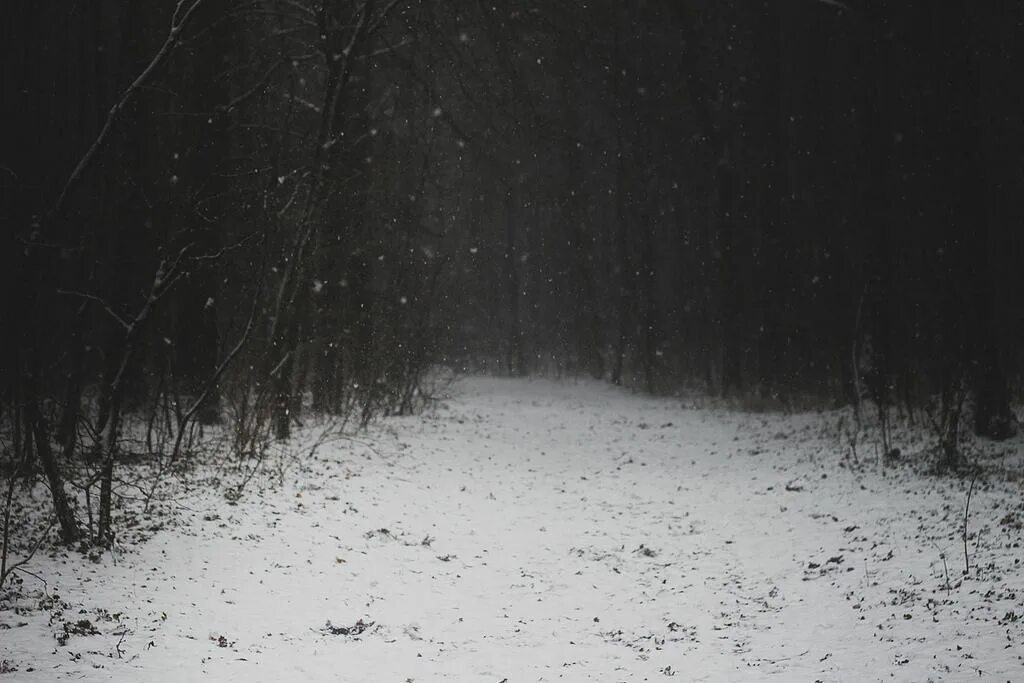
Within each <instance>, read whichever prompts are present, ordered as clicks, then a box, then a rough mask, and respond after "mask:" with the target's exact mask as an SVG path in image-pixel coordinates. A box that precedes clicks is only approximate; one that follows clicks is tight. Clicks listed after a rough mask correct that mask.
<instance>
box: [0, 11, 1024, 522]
mask: <svg viewBox="0 0 1024 683" xmlns="http://www.w3.org/2000/svg"><path fill="white" fill-rule="evenodd" d="M9 5H10V6H8V7H5V9H4V13H5V15H6V16H7V17H8V18H9V19H10V20H9V21H6V22H4V29H3V34H4V35H3V36H2V37H3V41H2V44H3V46H2V48H0V49H2V50H3V55H2V56H3V63H4V67H3V69H4V71H3V84H2V88H3V89H2V93H3V96H2V97H0V115H2V120H3V121H4V130H3V132H2V133H0V136H2V140H3V144H2V147H0V150H2V151H0V220H2V221H3V224H4V226H5V228H6V229H5V230H4V232H3V234H2V236H0V238H2V240H3V244H2V247H0V271H2V273H3V278H4V281H3V286H4V290H5V292H6V293H7V296H5V297H4V299H3V303H2V304H0V305H2V307H3V308H2V310H0V315H2V321H3V329H4V330H5V335H4V338H3V344H4V349H3V353H2V354H0V410H2V413H0V419H2V421H3V434H4V441H3V444H4V445H3V448H4V458H5V468H6V469H5V471H6V472H8V473H14V472H15V471H17V472H20V473H23V474H24V473H28V472H31V471H35V469H36V468H37V467H38V468H39V469H41V470H42V471H44V472H45V476H46V478H47V481H48V485H49V488H50V490H51V493H52V494H53V497H54V503H55V508H56V509H57V512H58V517H59V518H60V527H61V531H62V535H63V536H64V537H65V539H66V540H72V539H74V538H76V537H77V536H78V535H79V534H80V533H81V530H80V526H79V525H80V523H81V519H82V518H83V510H82V505H83V503H82V502H81V501H82V500H85V501H87V502H86V503H84V505H85V506H86V507H87V508H88V509H87V510H85V511H84V516H85V517H87V518H88V519H89V520H92V512H93V507H94V506H95V507H96V508H97V509H96V512H97V513H98V516H97V520H96V521H95V524H94V523H92V522H89V523H88V524H87V527H88V531H90V532H91V533H92V534H93V535H94V536H98V537H100V540H103V538H104V537H105V536H107V535H108V534H109V532H110V529H109V526H110V520H109V508H110V505H111V501H110V496H111V485H112V482H113V480H114V477H113V475H112V471H113V468H114V466H115V463H116V462H118V461H120V460H121V459H123V458H125V457H129V456H131V455H133V454H134V455H138V454H147V453H162V454H163V455H164V456H166V457H179V456H181V455H182V454H183V453H184V452H186V451H188V449H189V444H190V443H191V442H192V437H193V436H194V435H196V434H198V431H197V429H198V426H200V425H201V424H203V423H211V422H216V421H218V420H222V419H225V418H227V419H228V420H229V421H230V423H229V424H230V426H231V429H232V432H233V434H234V435H235V446H236V451H237V452H238V453H239V454H241V455H246V454H248V455H251V454H254V453H256V452H257V451H259V449H260V448H262V447H265V445H266V443H268V442H269V440H270V439H272V438H286V437H287V436H288V435H289V434H290V432H291V429H292V428H293V427H294V426H295V425H296V424H299V423H301V420H302V415H303V411H305V410H308V409H314V410H317V411H323V412H332V413H337V414H341V415H345V416H347V417H350V418H352V419H354V420H356V421H358V422H362V423H365V422H366V421H368V420H370V419H372V418H373V417H375V416H377V415H384V414H392V413H404V412H409V411H411V410H414V409H415V408H416V406H417V405H418V403H419V401H420V400H421V399H422V397H423V389H424V385H423V381H424V378H425V377H426V376H427V373H428V372H429V370H430V368H431V367H432V366H433V365H434V364H438V363H441V364H449V365H452V366H454V367H457V368H460V369H472V370H484V371H494V372H505V373H509V374H513V375H518V374H525V373H549V374H557V375H563V374H566V375H576V374H586V375H590V376H593V377H598V378H604V379H607V380H608V381H611V382H615V383H617V384H624V385H629V386H634V387H637V388H640V389H643V390H647V391H652V392H667V391H673V390H676V389H679V388H681V387H684V386H687V387H696V388H699V389H701V390H704V391H707V392H711V393H715V394H721V395H730V396H756V397H759V398H762V399H765V400H769V401H774V402H779V403H783V404H784V403H786V402H787V401H790V400H792V399H794V398H796V397H803V398H812V399H814V400H818V401H829V402H839V403H844V402H850V401H854V402H859V401H860V400H861V399H864V398H870V399H872V401H873V403H874V405H875V406H876V407H878V409H879V410H880V411H883V412H886V411H888V410H889V409H890V408H892V409H898V410H902V411H905V412H910V413H911V414H915V413H924V412H928V413H930V414H935V415H940V414H941V416H944V418H949V416H951V415H954V414H955V415H956V416H957V419H956V425H959V414H960V408H961V406H964V405H967V406H969V407H971V408H972V411H973V412H972V414H973V416H974V428H975V430H976V431H977V432H978V433H979V434H983V435H987V436H992V437H996V438H1001V437H1005V436H1008V435H1009V434H1011V433H1012V432H1013V431H1014V429H1015V419H1014V416H1013V414H1012V411H1011V410H1010V407H1009V406H1010V402H1011V401H1012V400H1014V399H1019V398H1020V396H1021V393H1022V387H1024V382H1022V380H1024V352H1022V349H1024V345H1022V343H1021V342H1022V340H1024V308H1022V307H1021V306H1020V305H1019V302H1018V300H1017V299H1018V296H1019V294H1020V293H1021V292H1024V270H1022V269H1021V268H1020V267H1019V264H1020V263H1021V262H1022V258H1024V231H1022V230H1021V228H1020V226H1021V225H1022V224H1024V205H1022V204H1021V202H1019V201H1018V200H1017V198H1018V197H1019V196H1020V194H1021V192H1022V190H1024V175H1022V170H1021V169H1022V166H1021V164H1020V159H1021V158H1022V157H1024V155H1022V151H1024V149H1022V146H1024V130H1022V117H1021V114H1022V112H1024V96H1022V95H1021V91H1020V89H1019V88H1017V87H1015V85H1014V84H1015V78H1016V76H1017V74H1019V73H1020V72H1021V67H1022V66H1024V64H1022V54H1021V50H1022V46H1024V40H1021V38H1022V37H1024V36H1022V35H1021V31H1022V29H1021V28H1020V27H1021V26H1022V22H1024V10H1022V9H1021V8H1020V7H1019V6H1017V5H1013V4H1006V3H1002V4H992V5H986V6H984V7H980V6H978V7H975V6H969V5H968V4H967V3H966V1H958V2H954V3H946V4H943V5H941V6H939V5H935V4H934V3H925V2H918V1H916V0H915V1H912V2H903V3H896V2H890V1H889V0H850V1H849V2H845V3H838V2H813V1H811V0H757V1H755V2H739V1H738V0H724V1H720V2H711V1H710V0H645V1H644V2H639V3H635V4H633V5H629V6H626V5H623V4H621V3H613V2H598V3H585V4H584V3H575V2H563V1H554V2H539V1H533V2H525V3H518V4H515V5H511V4H502V3H498V4H493V3H490V4H489V3H479V2H471V1H469V0H465V1H463V0H459V1H457V2H451V3H432V2H426V1H424V0H323V1H321V2H308V1H307V0H254V1H252V2H237V3H228V2H224V0H191V1H189V0H182V1H181V2H175V1H173V0H166V1H155V0H148V1H147V2H133V1H129V0H96V1H95V2H90V3H77V4H76V3H72V4H70V5H67V4H65V3H59V2H54V1H47V2H35V1H34V0H32V1H30V0H12V2H11V3H9ZM951 438H954V439H955V438H956V435H955V434H953V435H951ZM94 488H95V489H96V492H97V494H98V495H99V499H98V502H97V501H96V500H94V499H93V497H92V491H93V489H94Z"/></svg>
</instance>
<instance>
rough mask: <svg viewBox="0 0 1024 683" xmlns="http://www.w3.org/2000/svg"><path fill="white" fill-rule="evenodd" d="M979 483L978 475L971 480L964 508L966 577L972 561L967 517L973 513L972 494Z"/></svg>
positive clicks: (975, 474)
mask: <svg viewBox="0 0 1024 683" xmlns="http://www.w3.org/2000/svg"><path fill="white" fill-rule="evenodd" d="M976 481H978V473H977V472H975V473H974V477H972V478H971V486H970V488H969V489H967V504H966V505H965V506H964V534H963V536H964V575H965V576H966V575H967V574H970V573H971V560H970V557H969V556H968V554H967V516H968V515H969V514H970V512H971V494H972V493H974V482H976Z"/></svg>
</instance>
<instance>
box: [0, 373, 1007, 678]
mask: <svg viewBox="0 0 1024 683" xmlns="http://www.w3.org/2000/svg"><path fill="white" fill-rule="evenodd" d="M309 438H312V437H309ZM845 444H846V442H845V441H844V440H843V439H841V438H838V437H837V418H836V415H834V414H824V415H821V414H807V415H797V416H789V417H783V416H772V415H749V414H747V415H745V414H741V413H737V412H729V411H725V410H721V409H716V408H699V409H695V408H687V407H685V406H683V405H681V403H680V401H679V400H668V399H653V398H646V397H641V396H636V395H631V394H629V393H628V392H625V391H622V390H616V389H614V388H611V387H607V386H604V385H600V384H596V383H590V382H578V383H557V382H552V381H542V380H499V379H483V378H471V379H466V380H462V381H460V382H459V383H458V384H457V385H455V387H454V388H453V390H452V396H451V398H450V399H447V400H445V401H444V402H443V403H442V404H440V405H439V406H437V407H436V408H435V409H433V410H431V411H429V412H428V413H427V414H425V415H423V416H419V417H413V418H401V419H392V420H388V421H385V422H384V423H383V424H381V425H379V426H377V427H375V428H373V429H371V430H370V432H369V433H368V434H364V435H360V436H357V437H355V438H354V439H351V438H349V439H338V440H334V441H331V442H329V443H326V444H324V445H322V446H321V447H320V448H318V449H317V450H316V452H315V453H314V454H313V455H312V456H311V455H309V452H308V448H303V447H302V445H301V443H297V444H296V446H295V450H294V453H296V454H298V456H299V457H297V458H295V459H291V458H287V457H284V456H275V458H276V459H275V460H272V461H270V462H268V463H266V467H265V469H264V470H263V471H262V472H261V473H260V474H259V475H258V476H257V477H256V478H255V479H253V480H252V482H251V483H250V484H249V486H248V488H247V489H246V494H245V495H244V496H243V497H242V498H241V500H239V501H238V502H237V504H229V502H228V500H227V499H226V497H225V495H224V491H225V490H226V488H227V487H228V486H229V485H230V484H231V477H232V476H235V475H234V474H232V473H231V472H228V471H224V472H222V471H220V470H217V469H215V468H214V467H213V466H212V465H211V466H201V467H199V468H198V469H197V470H196V471H195V472H194V473H193V474H192V476H191V479H190V484H189V485H187V486H184V485H183V488H182V489H181V490H180V491H178V492H177V496H178V498H179V500H178V501H177V503H178V504H177V506H176V507H175V508H174V512H173V514H168V513H166V512H164V513H161V514H156V513H154V514H153V515H152V516H151V517H150V518H149V519H147V518H141V519H140V522H141V524H140V526H138V527H137V528H136V531H146V532H147V533H150V528H151V527H153V528H152V530H151V536H152V537H151V538H150V539H149V540H148V541H146V542H144V543H140V544H137V545H130V546H128V547H124V548H122V549H121V551H120V552H115V553H108V554H105V555H104V556H102V557H100V558H97V561H96V562H90V561H89V560H88V559H85V558H82V557H81V556H80V555H77V554H75V553H68V554H65V553H64V552H63V551H61V552H60V553H55V554H53V555H51V556H45V555H43V554H40V556H38V557H37V558H35V560H34V561H33V562H32V564H31V565H29V569H30V570H31V571H33V572H34V573H36V574H37V575H38V576H39V578H41V579H45V581H46V586H45V592H44V590H43V586H42V584H41V583H40V582H39V581H38V580H37V579H34V578H32V577H30V576H24V579H25V583H24V585H23V586H22V587H21V596H20V597H17V598H16V599H15V598H12V597H11V596H10V595H8V596H7V598H6V599H5V601H4V602H3V603H2V604H0V629H2V630H0V659H2V660H6V667H7V668H12V669H17V670H16V671H13V672H12V673H8V674H6V675H4V676H0V680H16V681H22V680H24V681H51V680H65V679H69V680H96V681H106V680H112V681H133V682H134V681H147V682H148V681H197V680H209V681H245V682H246V683H251V682H254V681H387V682H392V681H393V682H399V683H401V682H403V681H416V682H419V681H441V680H451V681H482V682H485V683H499V682H500V681H505V680H507V681H508V682H509V683H519V682H532V681H556V680H564V681H612V682H614V681H644V680H650V681H657V680H662V679H664V678H667V677H676V678H677V679H678V680H684V681H747V680H765V679H773V680H780V681H790V680H792V681H808V682H811V681H818V680H820V681H871V680H906V681H927V680H935V681H938V680H958V681H959V680H993V681H1002V680H1022V679H1024V647H1020V645H1021V637H1022V631H1024V618H1021V617H1024V567H1021V561H1022V559H1024V551H1022V550H1021V547H1020V543H1021V540H1022V530H1021V526H1022V523H1024V496H1022V486H1021V483H1020V481H1019V479H1017V478H1015V477H1013V476H1010V475H1012V470H1011V472H1010V473H1009V474H1007V473H1005V472H1004V473H1003V475H1002V476H999V477H991V476H990V477H985V478H982V479H979V480H978V481H977V483H976V484H975V488H974V491H973V495H972V500H971V506H970V514H969V517H968V530H969V539H968V552H969V557H970V564H971V569H970V573H969V574H968V575H967V576H964V575H963V570H964V544H963V539H962V537H961V532H962V525H963V519H964V504H965V500H966V495H967V489H968V487H969V485H970V482H969V481H964V480H961V479H957V478H938V477H929V476H921V474H920V473H918V472H916V471H914V470H913V468H912V467H910V466H908V465H905V464H901V463H900V462H896V463H890V464H889V465H888V466H885V467H883V464H882V463H880V462H878V461H877V459H875V458H874V456H869V457H868V458H867V461H866V462H865V461H864V460H863V459H862V461H861V465H860V466H859V467H856V466H852V465H853V463H844V466H840V463H841V462H843V460H844V451H845V448H846V445H845ZM871 448H872V447H871V445H870V444H862V446H861V450H862V451H865V452H870V451H871ZM1013 448H1019V442H1018V443H1017V444H1015V445H1014V446H1013ZM861 455H862V458H863V453H862V454H861ZM989 464H990V465H991V464H992V463H989ZM58 596H59V597H58ZM15 608H17V609H15ZM85 620H88V627H86V626H85V624H84V623H80V622H84V621H85ZM328 622H329V623H328ZM65 623H67V624H68V626H69V628H70V631H71V633H70V635H66V634H65V627H64V624H65ZM92 631H98V633H95V634H92V635H87V634H88V633H91V632H92ZM58 637H59V638H58ZM61 641H62V642H63V644H61Z"/></svg>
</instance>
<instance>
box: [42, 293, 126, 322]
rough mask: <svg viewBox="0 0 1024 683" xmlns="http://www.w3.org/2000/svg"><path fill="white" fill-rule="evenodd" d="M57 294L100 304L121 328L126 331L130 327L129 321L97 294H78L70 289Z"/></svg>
mask: <svg viewBox="0 0 1024 683" xmlns="http://www.w3.org/2000/svg"><path fill="white" fill-rule="evenodd" d="M57 293H58V294H62V295H64V296H77V297H79V298H80V299H86V300H88V301H92V302H95V303H97V304H99V305H100V306H101V307H102V308H103V310H104V311H106V312H107V314H109V315H110V317H111V318H113V319H114V320H116V321H117V322H118V324H119V325H120V326H121V327H123V328H124V329H126V330H127V329H128V327H129V325H128V321H127V320H125V319H124V318H122V317H121V316H119V315H118V314H117V312H115V311H114V309H113V308H111V307H110V304H108V303H107V302H106V301H105V300H103V299H102V298H101V297H98V296H96V295H95V294H88V293H86V292H76V291H74V290H70V289H58V290H57Z"/></svg>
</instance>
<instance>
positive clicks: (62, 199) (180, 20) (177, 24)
mask: <svg viewBox="0 0 1024 683" xmlns="http://www.w3.org/2000/svg"><path fill="white" fill-rule="evenodd" d="M203 2H204V0H191V2H190V3H189V4H187V8H186V0H178V4H177V5H176V6H175V8H174V15H173V17H172V19H171V29H170V31H169V32H168V33H167V38H165V39H164V43H163V45H161V46H160V49H159V50H158V51H157V53H156V55H155V56H154V57H153V59H152V60H150V62H149V64H148V65H146V68H145V69H143V70H142V72H141V73H140V74H139V75H138V76H136V77H135V80H134V81H132V83H131V85H129V86H128V87H127V88H126V89H125V91H124V92H122V93H121V96H120V97H119V98H118V99H117V101H116V102H115V103H114V106H112V107H111V108H110V111H109V112H107V118H106V120H105V121H104V122H103V127H102V128H101V129H100V132H99V134H98V135H97V136H96V139H95V140H93V142H92V145H90V147H89V149H88V150H87V151H86V152H85V154H84V155H83V156H82V158H81V159H79V161H78V164H77V165H76V166H75V168H74V170H73V171H71V175H69V176H68V179H67V180H66V181H65V182H64V187H63V189H62V190H61V191H60V195H59V196H58V197H57V202H56V203H55V204H54V206H53V215H54V216H59V215H60V213H61V211H62V210H63V209H64V205H65V204H66V203H67V198H68V194H69V193H70V192H71V190H72V189H74V187H75V185H77V184H78V182H79V181H80V180H81V179H82V176H83V175H84V174H85V171H86V170H87V169H88V168H89V167H90V166H91V165H92V163H93V162H94V161H95V160H96V157H97V155H98V154H99V153H100V151H101V150H102V149H103V147H104V145H105V144H106V142H107V139H108V138H109V137H110V132H111V131H112V130H113V128H114V123H115V122H116V121H117V119H118V118H119V117H120V115H121V112H123V111H124V109H125V107H127V106H128V102H129V101H130V100H131V98H132V96H133V95H134V94H135V93H136V92H137V91H139V90H141V89H142V88H143V87H144V86H146V85H147V83H148V82H149V80H150V79H151V78H152V77H153V74H154V73H155V72H156V70H157V69H159V68H160V66H162V65H163V63H164V62H165V61H166V60H167V58H168V57H169V56H170V54H171V52H172V51H173V50H174V48H175V47H176V46H177V45H178V42H179V41H180V40H181V34H182V31H183V30H184V29H185V27H186V26H187V25H188V23H189V21H191V19H192V18H193V17H194V16H195V14H196V11H197V10H198V9H199V7H200V6H201V5H202V4H203Z"/></svg>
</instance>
